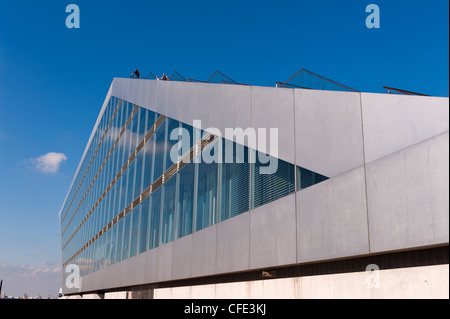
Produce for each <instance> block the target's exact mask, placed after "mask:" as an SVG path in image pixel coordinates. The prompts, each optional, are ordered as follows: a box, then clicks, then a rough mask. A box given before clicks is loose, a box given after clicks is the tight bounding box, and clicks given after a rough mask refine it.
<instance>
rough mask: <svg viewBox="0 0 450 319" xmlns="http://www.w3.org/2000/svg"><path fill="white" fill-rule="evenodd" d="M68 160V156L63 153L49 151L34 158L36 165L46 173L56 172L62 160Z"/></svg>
mask: <svg viewBox="0 0 450 319" xmlns="http://www.w3.org/2000/svg"><path fill="white" fill-rule="evenodd" d="M66 160H67V156H66V155H64V154H62V153H48V154H45V155H42V156H41V157H38V158H35V159H33V163H34V165H35V167H36V168H37V169H38V170H40V171H41V172H44V173H56V172H57V171H58V170H59V166H60V165H61V163H62V162H64V161H66Z"/></svg>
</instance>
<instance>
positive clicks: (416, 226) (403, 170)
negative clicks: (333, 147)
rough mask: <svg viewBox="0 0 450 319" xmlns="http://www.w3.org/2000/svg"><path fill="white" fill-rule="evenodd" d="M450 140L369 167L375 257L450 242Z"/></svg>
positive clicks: (422, 145) (419, 146)
mask: <svg viewBox="0 0 450 319" xmlns="http://www.w3.org/2000/svg"><path fill="white" fill-rule="evenodd" d="M448 163H449V134H448V132H447V133H444V134H442V135H439V136H437V137H434V138H432V139H429V140H427V141H424V142H422V143H419V144H417V145H414V146H412V147H409V148H407V149H405V150H402V151H399V152H397V153H395V154H392V155H390V156H387V157H385V158H383V159H380V160H377V161H375V162H372V163H370V164H368V165H367V196H368V208H369V221H370V223H369V225H370V246H371V251H372V252H381V251H388V250H395V249H405V248H410V247H420V246H427V245H434V244H442V243H448V241H449V195H448V194H449V166H448V165H449V164H448Z"/></svg>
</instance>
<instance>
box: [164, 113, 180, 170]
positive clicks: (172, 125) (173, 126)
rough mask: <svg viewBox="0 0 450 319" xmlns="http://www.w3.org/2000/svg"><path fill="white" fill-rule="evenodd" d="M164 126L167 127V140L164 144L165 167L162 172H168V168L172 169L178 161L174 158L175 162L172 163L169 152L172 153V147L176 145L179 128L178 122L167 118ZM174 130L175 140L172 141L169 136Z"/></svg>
mask: <svg viewBox="0 0 450 319" xmlns="http://www.w3.org/2000/svg"><path fill="white" fill-rule="evenodd" d="M166 123H167V124H166V125H167V134H166V138H167V142H166V143H165V144H166V156H165V157H166V163H165V167H164V170H165V171H166V170H168V169H169V168H171V167H172V165H173V164H175V163H176V162H177V161H178V158H175V159H174V160H175V161H172V158H171V156H170V152H171V151H172V147H174V145H176V144H177V143H178V133H179V127H180V122H178V121H175V120H172V119H170V118H168V119H167V120H166ZM174 130H176V133H174V135H175V136H176V137H177V139H175V140H172V139H171V138H170V137H171V134H172V131H174Z"/></svg>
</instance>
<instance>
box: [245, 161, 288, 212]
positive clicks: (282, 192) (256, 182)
mask: <svg viewBox="0 0 450 319" xmlns="http://www.w3.org/2000/svg"><path fill="white" fill-rule="evenodd" d="M253 154H258V153H256V152H254V153H253ZM258 155H259V154H258ZM263 156H267V155H263ZM270 161H271V162H272V161H278V169H277V170H276V172H274V173H273V174H261V172H260V168H261V167H267V166H268V165H269V163H270V162H269V163H266V164H263V163H261V161H260V156H257V157H256V163H255V164H254V166H253V167H254V169H253V171H252V174H253V197H252V203H253V208H256V207H259V206H262V205H265V204H268V203H270V202H273V201H275V200H277V199H279V198H282V197H284V196H287V195H290V194H292V193H294V192H295V166H294V165H292V164H290V163H287V162H285V161H282V160H280V159H276V158H274V157H270Z"/></svg>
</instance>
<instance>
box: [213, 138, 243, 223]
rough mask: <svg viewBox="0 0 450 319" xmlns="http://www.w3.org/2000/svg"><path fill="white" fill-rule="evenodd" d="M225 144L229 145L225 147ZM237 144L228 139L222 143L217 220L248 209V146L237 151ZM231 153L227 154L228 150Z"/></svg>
mask: <svg viewBox="0 0 450 319" xmlns="http://www.w3.org/2000/svg"><path fill="white" fill-rule="evenodd" d="M226 144H228V146H231V144H232V146H233V147H232V148H231V147H229V148H228V149H227V148H226ZM237 148H238V144H236V143H233V142H230V141H228V140H226V141H225V143H223V156H222V159H223V161H222V164H221V167H220V172H221V173H220V180H221V181H220V195H221V196H220V207H219V222H220V221H223V220H226V219H228V218H232V217H234V216H237V215H240V214H242V213H245V212H247V211H248V210H249V206H250V203H249V198H250V163H249V156H248V152H249V150H248V148H247V147H242V149H241V150H240V152H239V151H238V149H237ZM231 151H233V152H232V154H229V152H231Z"/></svg>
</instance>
